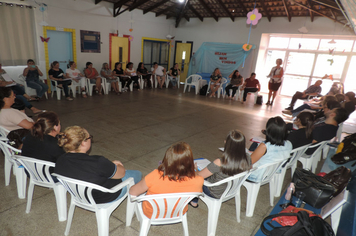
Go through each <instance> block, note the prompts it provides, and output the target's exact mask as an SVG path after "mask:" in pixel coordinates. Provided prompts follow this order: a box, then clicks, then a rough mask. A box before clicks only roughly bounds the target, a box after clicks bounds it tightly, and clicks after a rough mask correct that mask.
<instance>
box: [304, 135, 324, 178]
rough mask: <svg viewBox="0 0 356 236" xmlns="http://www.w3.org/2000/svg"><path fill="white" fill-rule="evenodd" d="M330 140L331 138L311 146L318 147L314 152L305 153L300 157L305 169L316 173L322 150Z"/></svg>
mask: <svg viewBox="0 0 356 236" xmlns="http://www.w3.org/2000/svg"><path fill="white" fill-rule="evenodd" d="M328 142H329V140H326V141H322V142H319V143H316V144H313V145H311V146H309V148H317V149H316V150H315V151H314V152H313V154H311V155H307V154H305V153H304V154H303V155H302V156H301V157H300V158H299V161H300V162H301V163H302V164H303V169H305V170H311V172H313V173H315V170H316V167H317V166H318V162H319V161H320V158H321V155H322V150H323V148H324V146H325V145H326V144H327V143H328Z"/></svg>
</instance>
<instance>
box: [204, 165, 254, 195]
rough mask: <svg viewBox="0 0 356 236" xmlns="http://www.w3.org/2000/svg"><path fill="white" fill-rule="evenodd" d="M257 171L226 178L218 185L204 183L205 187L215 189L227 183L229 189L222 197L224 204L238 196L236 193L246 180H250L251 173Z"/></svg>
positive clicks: (217, 183)
mask: <svg viewBox="0 0 356 236" xmlns="http://www.w3.org/2000/svg"><path fill="white" fill-rule="evenodd" d="M255 169H256V168H254V169H251V170H250V171H245V172H242V173H239V174H237V175H234V176H231V177H228V178H225V179H223V180H220V181H218V182H216V183H209V182H206V181H204V185H205V186H207V187H213V186H218V185H222V184H225V183H227V187H226V189H225V191H224V192H223V194H222V195H221V197H220V199H221V201H223V202H224V201H227V200H229V199H231V198H234V197H235V196H236V192H237V191H238V190H239V189H240V187H241V185H242V184H243V182H245V180H246V179H247V178H248V176H249V175H250V174H251V172H252V171H253V170H255Z"/></svg>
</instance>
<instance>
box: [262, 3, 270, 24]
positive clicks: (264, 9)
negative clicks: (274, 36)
mask: <svg viewBox="0 0 356 236" xmlns="http://www.w3.org/2000/svg"><path fill="white" fill-rule="evenodd" d="M260 3H261V6H262V9H263V13H264V14H266V16H267V19H268V21H269V22H271V15H270V14H269V12H268V10H267V7H266V5H265V1H264V0H260Z"/></svg>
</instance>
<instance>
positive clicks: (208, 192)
mask: <svg viewBox="0 0 356 236" xmlns="http://www.w3.org/2000/svg"><path fill="white" fill-rule="evenodd" d="M203 193H205V195H207V196H209V197H212V198H216V197H214V196H213V195H211V192H210V190H209V188H208V187H206V186H205V185H203ZM198 201H199V198H197V197H196V198H194V199H193V200H192V202H194V203H198Z"/></svg>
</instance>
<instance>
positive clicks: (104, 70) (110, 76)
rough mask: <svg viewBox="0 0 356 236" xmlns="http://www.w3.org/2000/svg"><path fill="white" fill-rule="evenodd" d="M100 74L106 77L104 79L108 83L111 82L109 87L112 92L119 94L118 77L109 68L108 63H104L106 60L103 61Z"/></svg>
mask: <svg viewBox="0 0 356 236" xmlns="http://www.w3.org/2000/svg"><path fill="white" fill-rule="evenodd" d="M100 75H101V77H104V78H106V81H107V82H108V83H111V88H112V89H113V90H114V92H115V93H116V94H117V95H121V91H120V89H119V83H118V80H119V79H118V78H117V76H115V75H114V73H113V72H112V71H111V70H110V69H109V64H108V63H106V62H105V63H103V66H102V67H101V71H100Z"/></svg>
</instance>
